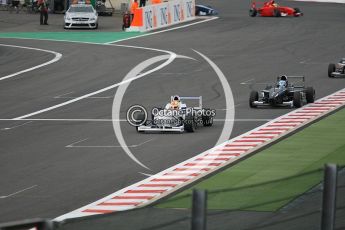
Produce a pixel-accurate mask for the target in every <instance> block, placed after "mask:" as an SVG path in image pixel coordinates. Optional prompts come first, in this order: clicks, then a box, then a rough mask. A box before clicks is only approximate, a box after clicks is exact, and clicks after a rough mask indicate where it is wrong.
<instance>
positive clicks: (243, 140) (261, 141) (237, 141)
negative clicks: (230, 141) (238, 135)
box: [234, 139, 266, 143]
mask: <svg viewBox="0 0 345 230" xmlns="http://www.w3.org/2000/svg"><path fill="white" fill-rule="evenodd" d="M234 142H262V143H264V142H266V140H243V139H242V140H235V141H234Z"/></svg>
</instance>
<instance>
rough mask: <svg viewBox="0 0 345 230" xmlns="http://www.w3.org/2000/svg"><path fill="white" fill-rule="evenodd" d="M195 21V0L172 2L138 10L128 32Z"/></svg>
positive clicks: (172, 0)
mask: <svg viewBox="0 0 345 230" xmlns="http://www.w3.org/2000/svg"><path fill="white" fill-rule="evenodd" d="M194 19H195V0H171V1H169V2H164V3H160V4H153V5H149V6H145V7H142V8H138V9H136V11H135V12H134V18H133V21H132V23H131V27H130V28H128V29H127V30H126V31H128V32H131V31H140V32H145V31H150V30H155V29H160V28H164V27H167V26H171V25H175V24H179V23H183V22H187V21H191V20H194Z"/></svg>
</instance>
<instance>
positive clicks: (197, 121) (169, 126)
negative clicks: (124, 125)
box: [136, 96, 215, 133]
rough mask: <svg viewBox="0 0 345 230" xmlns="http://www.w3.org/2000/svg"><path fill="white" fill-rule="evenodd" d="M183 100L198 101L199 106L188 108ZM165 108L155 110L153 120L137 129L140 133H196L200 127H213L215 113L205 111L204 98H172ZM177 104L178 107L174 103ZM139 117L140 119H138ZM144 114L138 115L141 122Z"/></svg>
mask: <svg viewBox="0 0 345 230" xmlns="http://www.w3.org/2000/svg"><path fill="white" fill-rule="evenodd" d="M183 100H198V106H196V107H187V105H186V104H184V103H183V102H182V101H183ZM170 101H171V102H170V103H168V104H167V105H166V106H165V108H154V109H153V110H152V112H151V120H147V121H145V122H144V123H143V124H142V125H139V126H137V127H136V129H137V131H138V132H178V133H183V132H184V131H186V132H194V131H195V129H196V128H197V127H198V125H203V126H212V124H213V117H214V116H215V111H214V110H211V109H203V107H202V97H201V96H199V97H179V96H172V97H171V100H170ZM175 102H176V106H174V103H175ZM138 116H139V117H138ZM140 116H143V114H137V120H140V119H141V118H142V117H140Z"/></svg>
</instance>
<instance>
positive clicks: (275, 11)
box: [273, 9, 282, 17]
mask: <svg viewBox="0 0 345 230" xmlns="http://www.w3.org/2000/svg"><path fill="white" fill-rule="evenodd" d="M273 16H274V17H280V16H282V15H281V13H280V11H279V10H278V9H274V10H273Z"/></svg>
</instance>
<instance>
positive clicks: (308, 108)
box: [303, 107, 329, 111]
mask: <svg viewBox="0 0 345 230" xmlns="http://www.w3.org/2000/svg"><path fill="white" fill-rule="evenodd" d="M303 110H310V111H313V110H320V111H323V110H329V109H328V108H323V107H315V108H314V107H307V108H304V109H303Z"/></svg>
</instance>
